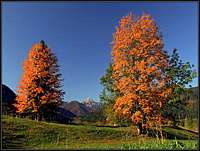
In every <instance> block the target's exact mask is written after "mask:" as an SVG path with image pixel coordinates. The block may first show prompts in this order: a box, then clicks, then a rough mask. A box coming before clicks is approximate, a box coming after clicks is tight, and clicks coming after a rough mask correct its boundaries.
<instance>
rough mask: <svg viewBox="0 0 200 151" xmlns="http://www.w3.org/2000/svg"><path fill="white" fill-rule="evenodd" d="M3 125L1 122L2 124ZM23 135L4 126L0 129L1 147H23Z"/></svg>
mask: <svg viewBox="0 0 200 151" xmlns="http://www.w3.org/2000/svg"><path fill="white" fill-rule="evenodd" d="M2 125H3V124H2ZM24 141H25V138H24V135H19V134H16V133H15V131H13V130H11V129H9V127H4V128H3V130H2V149H24V147H23V144H22V143H23V142H24Z"/></svg>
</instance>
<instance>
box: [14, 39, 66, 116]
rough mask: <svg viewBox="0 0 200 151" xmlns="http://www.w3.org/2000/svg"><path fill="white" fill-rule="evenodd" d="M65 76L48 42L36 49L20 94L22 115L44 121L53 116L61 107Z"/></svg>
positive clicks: (28, 60)
mask: <svg viewBox="0 0 200 151" xmlns="http://www.w3.org/2000/svg"><path fill="white" fill-rule="evenodd" d="M60 77H61V74H60V73H59V66H58V65H57V58H56V56H55V55H54V54H53V53H52V52H51V50H50V49H49V48H48V47H47V45H46V44H45V43H44V41H41V42H40V43H38V44H35V45H33V46H32V48H31V49H30V50H29V54H28V56H27V58H26V59H25V61H24V64H23V75H22V78H21V81H20V84H19V87H18V91H17V98H16V101H17V103H16V104H15V106H16V108H17V112H18V113H28V114H31V115H34V116H35V119H37V120H41V118H42V117H43V116H44V115H45V114H47V113H45V112H48V113H50V112H53V111H54V109H55V108H56V107H57V106H58V105H59V104H60V103H61V100H62V99H63V95H64V92H63V91H62V89H61V81H62V79H61V78H60Z"/></svg>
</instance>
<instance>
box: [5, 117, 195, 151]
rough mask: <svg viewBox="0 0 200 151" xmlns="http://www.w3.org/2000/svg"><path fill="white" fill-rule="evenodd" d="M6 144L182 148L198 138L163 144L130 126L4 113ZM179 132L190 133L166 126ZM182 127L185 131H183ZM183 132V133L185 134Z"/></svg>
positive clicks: (69, 146)
mask: <svg viewBox="0 0 200 151" xmlns="http://www.w3.org/2000/svg"><path fill="white" fill-rule="evenodd" d="M2 126H3V148H25V149H27V148H35V149H36V148H40V149H44V148H48V149H58V148H60V149H81V148H82V149H87V148H96V149H134V148H135V149H147V148H153V149H154V148H159V149H169V148H179V149H183V148H184V149H185V148H188V149H192V148H193V149H196V148H197V140H179V141H178V144H177V143H176V142H175V140H165V141H164V143H163V144H162V143H161V142H158V141H157V140H156V139H155V138H143V137H136V136H134V135H133V134H134V130H133V129H131V128H109V127H96V126H87V125H64V124H56V123H47V122H36V121H32V120H28V119H20V118H15V117H10V116H2ZM165 130H166V131H168V132H169V133H170V136H171V135H172V134H173V133H174V134H176V133H177V134H176V135H180V136H181V135H183V133H184V135H186V136H187V137H188V135H191V138H195V137H196V135H195V134H193V133H189V132H187V133H185V132H183V130H175V129H170V128H165ZM181 131H182V132H181ZM184 135H183V136H182V137H184ZM179 142H180V143H179Z"/></svg>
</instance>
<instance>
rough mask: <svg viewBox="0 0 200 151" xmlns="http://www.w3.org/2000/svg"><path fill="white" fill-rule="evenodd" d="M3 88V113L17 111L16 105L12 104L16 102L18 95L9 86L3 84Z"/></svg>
mask: <svg viewBox="0 0 200 151" xmlns="http://www.w3.org/2000/svg"><path fill="white" fill-rule="evenodd" d="M1 89H2V95H1V97H2V98H1V100H2V110H3V114H8V113H15V107H14V106H13V105H12V104H13V103H15V98H16V95H15V93H14V92H13V90H11V89H10V88H9V87H8V86H6V85H4V84H2V85H1Z"/></svg>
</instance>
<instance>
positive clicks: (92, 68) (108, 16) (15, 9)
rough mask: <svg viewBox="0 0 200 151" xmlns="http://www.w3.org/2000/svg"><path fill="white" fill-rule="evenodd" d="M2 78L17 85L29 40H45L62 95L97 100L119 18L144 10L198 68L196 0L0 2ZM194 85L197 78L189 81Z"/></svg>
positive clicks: (170, 46)
mask: <svg viewBox="0 0 200 151" xmlns="http://www.w3.org/2000/svg"><path fill="white" fill-rule="evenodd" d="M2 4H3V5H2V83H4V84H6V85H7V86H9V87H10V88H11V89H12V90H14V91H16V87H17V85H18V83H19V80H20V76H21V74H22V68H21V67H22V63H23V61H24V59H25V58H26V56H27V54H28V50H29V49H30V48H31V46H32V45H33V44H35V43H37V42H39V41H40V40H44V41H45V42H46V43H47V45H48V47H50V48H51V49H52V51H53V52H54V53H55V54H56V56H57V57H58V64H59V65H60V66H61V73H62V77H63V78H64V81H63V83H62V84H63V85H64V86H63V89H64V91H65V92H66V94H65V100H72V99H75V100H79V101H80V100H83V99H85V98H87V97H90V98H93V99H94V100H96V101H98V100H99V94H100V92H101V91H102V86H101V85H100V80H99V79H100V77H101V76H102V75H103V74H104V73H105V70H106V68H107V65H108V64H109V62H110V59H111V55H110V54H111V44H110V43H111V42H112V34H113V33H114V31H115V27H116V26H117V25H118V22H119V19H120V18H121V17H123V16H125V15H127V14H128V12H130V11H132V12H133V14H135V15H136V16H138V15H142V13H143V12H147V13H149V14H150V15H152V17H153V18H154V20H155V21H156V23H157V25H158V27H159V30H160V31H161V32H162V34H163V39H164V43H165V49H166V50H167V51H168V52H169V54H171V52H172V49H173V48H177V49H178V51H179V54H180V56H181V59H182V60H184V61H189V62H190V63H192V64H194V65H195V68H196V69H197V68H198V15H197V14H198V8H197V2H187V3H186V2H185V3H183V2H177V3H175V2H173V3H170V2H165V3H164V2H162V3H161V2H160V3H155V2H154V3H150V2H148V3H147V2H142V3H138V2H132V3H131V2H129V3H128V2H125V3H122V2H115V3H114V2H112V3H111V2H109V3H108V2H106V3H103V2H101V3H100V2H99V3H97V2H96V3H95V2H93V3H92V2H90V3H89V2H84V3H83V2H82V3H80V2H59V3H58V2H57V3H55V2H54V3H53V2H48V3H42V2H3V3H2ZM192 85H193V86H197V85H198V80H197V78H196V79H195V80H194V81H193V83H192Z"/></svg>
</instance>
